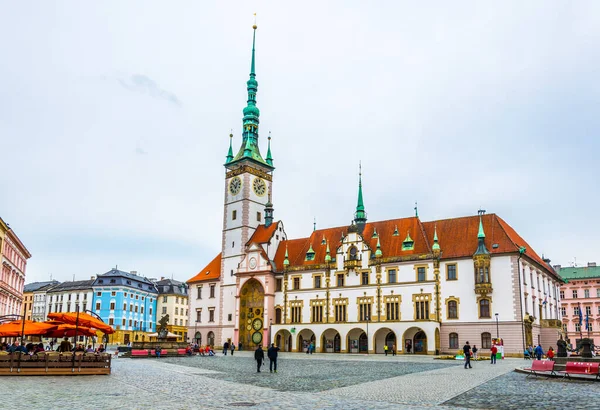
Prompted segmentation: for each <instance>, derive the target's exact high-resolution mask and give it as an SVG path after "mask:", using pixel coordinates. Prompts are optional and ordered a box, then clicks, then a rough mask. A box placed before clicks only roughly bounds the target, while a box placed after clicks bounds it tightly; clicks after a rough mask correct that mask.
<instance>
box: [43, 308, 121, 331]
mask: <svg viewBox="0 0 600 410" xmlns="http://www.w3.org/2000/svg"><path fill="white" fill-rule="evenodd" d="M48 319H52V320H56V321H59V322H62V323H68V324H71V325H75V324H76V323H77V324H78V325H79V326H80V327H93V328H94V329H98V330H100V331H101V332H103V333H105V334H111V333H114V332H115V330H114V329H113V328H112V327H110V326H109V325H107V324H106V323H104V322H103V321H102V320H100V319H98V318H95V317H94V316H92V315H89V314H87V313H83V312H80V313H79V319H78V318H77V312H69V313H48Z"/></svg>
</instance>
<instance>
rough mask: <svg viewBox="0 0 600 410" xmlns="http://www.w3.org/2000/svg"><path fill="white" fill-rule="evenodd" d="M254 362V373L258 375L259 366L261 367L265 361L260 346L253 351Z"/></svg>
mask: <svg viewBox="0 0 600 410" xmlns="http://www.w3.org/2000/svg"><path fill="white" fill-rule="evenodd" d="M254 360H256V373H260V366H262V363H263V361H264V360H265V352H263V349H262V345H258V346H257V347H256V350H255V351H254Z"/></svg>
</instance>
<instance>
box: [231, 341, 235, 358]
mask: <svg viewBox="0 0 600 410" xmlns="http://www.w3.org/2000/svg"><path fill="white" fill-rule="evenodd" d="M234 350H235V343H233V342H232V343H231V355H232V356H233V351H234Z"/></svg>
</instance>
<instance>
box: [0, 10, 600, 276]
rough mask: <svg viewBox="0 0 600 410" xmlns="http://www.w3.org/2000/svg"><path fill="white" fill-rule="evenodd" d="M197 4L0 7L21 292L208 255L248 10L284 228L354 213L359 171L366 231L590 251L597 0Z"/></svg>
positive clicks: (7, 165)
mask: <svg viewBox="0 0 600 410" xmlns="http://www.w3.org/2000/svg"><path fill="white" fill-rule="evenodd" d="M201 3H202V4H201ZM208 3H209V2H196V1H189V2H172V1H170V2H158V1H157V2H150V1H138V2H135V1H127V2H122V1H113V2H110V1H104V2H77V1H70V2H52V1H35V2H27V1H22V2H9V1H3V2H1V6H0V50H1V53H2V64H0V140H1V144H0V147H1V148H0V150H1V151H0V152H1V153H2V168H1V171H0V192H1V193H2V194H1V196H0V199H1V200H0V216H1V217H2V218H3V219H4V220H5V221H6V222H8V223H9V224H10V225H11V227H12V228H13V229H14V230H15V232H16V233H17V235H19V237H20V238H21V239H22V241H23V242H24V243H25V244H26V246H27V247H28V249H29V250H30V251H31V253H32V254H33V257H32V258H31V259H30V261H29V264H28V267H27V282H28V283H29V282H33V281H40V280H48V279H49V278H50V275H52V277H53V278H55V279H58V280H72V279H73V277H75V278H76V279H87V278H89V277H90V276H92V275H97V274H99V273H104V272H106V271H108V270H110V269H111V268H112V267H114V266H115V265H118V267H119V269H123V270H127V271H130V270H137V271H138V272H139V273H140V274H142V275H145V276H147V277H160V276H166V277H171V276H172V275H173V277H174V278H175V279H179V280H187V279H189V278H190V277H192V276H194V275H195V274H196V273H197V272H198V271H199V270H200V269H202V268H203V267H204V266H205V264H207V263H208V262H209V261H210V260H211V259H212V258H213V257H214V256H215V255H216V254H217V253H218V252H219V251H220V247H221V232H220V231H221V229H222V220H223V219H222V212H223V208H222V204H223V196H224V192H223V190H224V184H223V179H224V168H223V163H224V161H225V156H226V154H227V149H228V143H229V138H228V134H229V133H230V130H231V129H233V134H234V150H237V149H238V148H239V144H240V141H241V137H240V131H241V124H242V122H241V121H242V108H243V107H244V106H245V100H246V88H245V87H246V86H245V82H246V81H247V79H248V73H249V68H250V52H251V44H252V28H251V26H252V14H253V13H254V12H257V13H258V27H259V28H258V30H257V39H256V41H257V45H256V58H257V61H256V70H257V80H258V84H259V86H258V96H257V98H258V107H259V108H260V110H261V117H260V119H261V128H260V140H259V143H260V144H261V149H262V152H263V154H264V153H266V142H267V139H266V137H267V135H268V132H269V131H271V133H272V136H273V139H272V152H273V157H274V164H275V166H276V171H275V174H274V192H273V195H274V196H273V203H274V205H275V217H276V219H281V220H283V222H284V226H285V228H286V231H287V233H288V236H289V237H290V238H295V237H305V236H308V235H309V234H310V232H311V230H312V224H313V218H315V217H316V219H317V226H318V227H331V226H339V225H345V224H349V223H350V221H351V219H352V217H353V212H354V208H355V206H356V194H357V179H358V176H357V173H358V162H359V161H362V168H363V185H364V198H365V206H366V209H367V212H368V217H369V220H371V221H375V220H385V219H390V218H400V217H408V216H411V215H413V214H414V211H413V207H414V202H415V201H418V208H419V216H420V217H421V219H422V220H424V221H427V220H433V219H442V218H452V217H458V216H464V215H473V214H476V213H477V209H479V208H480V207H483V208H484V209H486V210H487V212H488V213H491V212H494V213H497V214H498V215H500V216H501V217H502V218H504V219H505V220H506V221H507V222H508V223H509V224H511V225H512V226H513V227H514V228H515V229H516V230H517V231H518V232H519V233H520V234H521V235H522V236H523V237H524V238H525V239H526V240H527V241H528V242H529V243H530V244H531V246H532V247H533V248H534V249H535V250H536V251H537V252H538V253H539V254H542V253H543V254H545V255H546V256H547V257H549V258H551V259H552V263H553V264H557V263H560V264H563V265H568V264H569V263H570V262H573V260H574V258H575V257H576V258H577V262H578V263H587V261H596V260H598V259H600V253H599V252H600V251H599V248H600V246H599V245H600V241H599V237H600V234H599V233H598V232H599V231H600V222H599V218H598V211H597V206H598V203H600V190H599V189H598V175H599V171H600V165H599V161H598V159H597V158H598V150H599V148H600V146H599V145H600V143H599V142H598V131H599V130H600V115H598V112H599V108H600V107H599V103H600V81H598V79H599V74H600V73H599V67H600V44H599V43H600V41H599V40H600V17H599V16H600V3H599V2H591V1H590V2H584V1H579V2H567V1H564V2H551V1H550V2H549V1H540V2H533V1H532V2H522V1H515V2H510V1H503V2H493V3H492V2H479V1H472V2H458V1H452V2H447V1H440V2H439V3H435V2H431V3H428V6H423V5H422V4H423V3H418V4H419V5H416V4H417V3H415V2H408V1H407V2H399V1H387V2H384V1H378V2H359V1H356V2H354V1H339V2H334V1H328V2H323V1H314V2H311V1H303V2H300V3H296V4H298V6H295V7H291V6H289V5H290V4H291V2H275V1H272V2H261V1H258V2H255V1H243V2H242V1H240V2H233V1H227V2H225V1H219V2H213V4H212V5H211V4H208ZM375 4H376V5H375ZM440 241H442V243H443V238H440ZM598 262H600V260H598Z"/></svg>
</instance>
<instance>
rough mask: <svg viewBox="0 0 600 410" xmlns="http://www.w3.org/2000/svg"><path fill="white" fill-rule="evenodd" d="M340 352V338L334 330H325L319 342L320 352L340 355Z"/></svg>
mask: <svg viewBox="0 0 600 410" xmlns="http://www.w3.org/2000/svg"><path fill="white" fill-rule="evenodd" d="M341 350H342V338H341V337H340V333H339V332H338V331H337V330H335V329H327V330H326V331H324V332H323V336H322V340H321V351H322V352H323V353H340V351H341Z"/></svg>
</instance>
